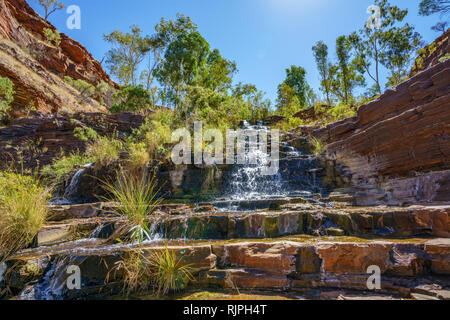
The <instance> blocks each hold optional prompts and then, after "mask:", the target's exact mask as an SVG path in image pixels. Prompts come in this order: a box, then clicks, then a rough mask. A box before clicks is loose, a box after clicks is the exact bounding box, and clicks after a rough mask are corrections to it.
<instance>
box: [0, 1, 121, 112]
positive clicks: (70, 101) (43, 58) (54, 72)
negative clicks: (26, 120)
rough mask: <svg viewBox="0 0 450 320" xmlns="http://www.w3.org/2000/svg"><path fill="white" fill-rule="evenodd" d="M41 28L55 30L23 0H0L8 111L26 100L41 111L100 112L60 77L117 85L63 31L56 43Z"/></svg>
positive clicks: (0, 52)
mask: <svg viewBox="0 0 450 320" xmlns="http://www.w3.org/2000/svg"><path fill="white" fill-rule="evenodd" d="M44 28H49V29H52V30H55V27H54V26H52V25H51V24H50V23H49V22H47V21H46V20H44V19H42V18H41V17H40V16H39V15H38V14H37V13H36V12H35V11H34V10H33V9H32V8H31V7H30V6H29V5H28V4H27V3H26V1H25V0H0V76H3V77H8V78H9V79H11V80H12V81H13V82H14V90H15V91H16V95H15V101H14V103H13V107H14V109H13V113H14V112H16V113H19V114H20V111H19V110H23V109H26V108H27V107H29V106H30V105H34V107H36V108H37V109H38V110H40V111H44V112H56V111H58V110H60V109H62V108H64V109H67V110H68V111H72V112H80V111H85V112H96V111H106V108H104V107H102V106H101V105H100V104H98V103H97V102H96V101H93V100H90V101H85V100H86V99H83V98H82V97H80V96H79V93H78V92H77V91H76V90H74V89H73V88H72V87H70V86H68V85H67V84H66V83H65V82H64V80H63V79H64V76H70V77H72V78H74V79H82V80H85V81H87V82H88V83H90V84H93V85H96V84H98V83H99V82H100V81H105V82H107V83H108V84H109V85H111V86H113V87H117V84H115V83H114V82H113V81H112V80H111V79H110V77H109V76H108V75H107V74H106V72H105V71H104V70H103V68H102V66H101V65H100V63H99V62H98V61H96V60H95V59H94V58H93V57H92V55H91V54H90V53H89V52H88V51H87V50H86V49H85V48H84V47H83V46H82V45H81V44H79V43H78V42H76V41H74V40H72V39H70V38H69V37H67V36H66V35H65V34H61V44H60V45H59V46H53V45H50V44H48V43H47V42H46V38H45V36H44V32H43V30H44Z"/></svg>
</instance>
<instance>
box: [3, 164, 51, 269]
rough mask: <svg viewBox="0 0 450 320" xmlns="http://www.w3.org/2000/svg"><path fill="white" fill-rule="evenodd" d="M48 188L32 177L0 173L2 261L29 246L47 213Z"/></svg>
mask: <svg viewBox="0 0 450 320" xmlns="http://www.w3.org/2000/svg"><path fill="white" fill-rule="evenodd" d="M48 199H49V190H47V189H46V188H44V187H43V186H41V185H40V183H39V181H38V180H37V179H36V178H35V177H32V176H24V175H21V174H18V173H13V172H1V173H0V261H2V260H5V259H7V258H8V257H10V256H11V255H12V254H14V253H15V252H16V251H18V250H20V249H23V248H26V247H28V246H29V245H30V244H31V243H32V242H33V240H34V238H35V237H36V235H37V233H38V231H39V229H40V228H41V226H42V225H43V224H44V222H45V220H46V217H47V214H48Z"/></svg>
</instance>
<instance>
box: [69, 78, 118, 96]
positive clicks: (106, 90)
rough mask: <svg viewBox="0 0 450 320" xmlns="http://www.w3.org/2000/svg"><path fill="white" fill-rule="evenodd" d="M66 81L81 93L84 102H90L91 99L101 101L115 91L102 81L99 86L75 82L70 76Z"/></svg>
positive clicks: (82, 81) (80, 81) (80, 80)
mask: <svg viewBox="0 0 450 320" xmlns="http://www.w3.org/2000/svg"><path fill="white" fill-rule="evenodd" d="M64 81H65V82H66V83H67V84H69V85H70V86H72V87H73V88H75V89H76V90H77V91H78V92H79V93H80V95H81V97H82V98H83V101H88V100H89V99H95V100H98V101H101V100H102V98H103V96H105V95H109V94H111V93H112V92H113V91H114V89H113V88H111V87H110V86H109V84H107V83H106V82H104V81H100V82H99V83H98V84H97V86H94V85H92V84H90V83H88V82H86V81H84V80H82V79H77V80H75V79H73V78H72V77H70V76H65V77H64Z"/></svg>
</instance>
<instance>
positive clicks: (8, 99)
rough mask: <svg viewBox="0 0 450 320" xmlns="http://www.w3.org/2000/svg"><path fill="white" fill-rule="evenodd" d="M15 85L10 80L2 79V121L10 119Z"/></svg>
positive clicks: (0, 80)
mask: <svg viewBox="0 0 450 320" xmlns="http://www.w3.org/2000/svg"><path fill="white" fill-rule="evenodd" d="M14 93H15V92H14V84H13V82H12V81H11V80H9V79H8V78H3V77H0V119H1V118H3V119H5V118H8V112H9V110H10V108H11V103H12V102H13V101H14Z"/></svg>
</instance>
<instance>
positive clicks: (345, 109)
mask: <svg viewBox="0 0 450 320" xmlns="http://www.w3.org/2000/svg"><path fill="white" fill-rule="evenodd" d="M327 113H328V114H329V115H331V116H332V118H333V120H336V121H338V120H341V119H345V118H351V117H353V116H355V115H356V109H355V108H354V107H352V106H349V105H346V104H344V103H339V104H338V105H337V106H335V107H332V108H330V109H328V110H327Z"/></svg>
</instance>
